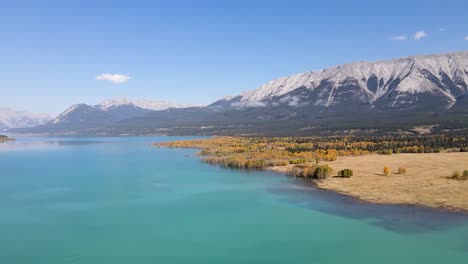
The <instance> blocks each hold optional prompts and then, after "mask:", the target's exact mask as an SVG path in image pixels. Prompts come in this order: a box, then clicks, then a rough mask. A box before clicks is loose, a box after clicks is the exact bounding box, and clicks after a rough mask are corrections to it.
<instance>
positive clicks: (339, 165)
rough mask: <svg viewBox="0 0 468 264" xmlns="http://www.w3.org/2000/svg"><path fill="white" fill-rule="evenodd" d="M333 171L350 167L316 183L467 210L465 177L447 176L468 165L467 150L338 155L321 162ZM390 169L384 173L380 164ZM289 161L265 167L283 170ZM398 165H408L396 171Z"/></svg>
mask: <svg viewBox="0 0 468 264" xmlns="http://www.w3.org/2000/svg"><path fill="white" fill-rule="evenodd" d="M323 163H324V164H328V165H330V166H331V167H332V168H333V169H335V171H337V170H341V169H344V168H350V169H352V170H353V171H354V176H353V177H351V178H349V179H344V178H337V177H330V178H327V179H326V180H323V181H317V182H316V185H317V187H319V188H321V189H326V190H331V191H335V192H338V193H342V194H346V195H350V196H353V197H356V198H359V199H361V200H364V201H368V202H372V203H382V204H412V205H419V206H427V207H433V208H444V209H449V210H454V211H468V181H457V180H453V179H448V178H447V177H448V176H450V175H452V173H453V171H456V170H457V171H463V170H465V169H468V153H430V154H395V155H377V154H373V155H365V156H348V157H339V158H338V160H336V161H330V162H323ZM384 166H388V167H390V169H391V172H392V173H391V174H390V175H389V176H385V175H383V173H382V171H383V167H384ZM290 167H291V165H288V166H282V167H279V166H277V167H268V168H267V169H270V170H273V171H277V172H282V173H286V172H287V171H288V170H289V168H290ZM399 167H405V168H407V173H406V174H398V173H397V170H398V168H399Z"/></svg>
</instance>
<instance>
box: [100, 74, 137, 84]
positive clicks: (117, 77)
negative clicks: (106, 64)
mask: <svg viewBox="0 0 468 264" xmlns="http://www.w3.org/2000/svg"><path fill="white" fill-rule="evenodd" d="M96 80H98V81H109V82H112V83H126V82H128V80H130V76H128V75H125V74H115V73H103V74H101V75H98V76H96Z"/></svg>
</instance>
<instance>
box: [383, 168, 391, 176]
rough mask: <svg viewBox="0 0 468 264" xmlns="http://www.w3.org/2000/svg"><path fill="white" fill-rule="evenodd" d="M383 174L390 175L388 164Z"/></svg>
mask: <svg viewBox="0 0 468 264" xmlns="http://www.w3.org/2000/svg"><path fill="white" fill-rule="evenodd" d="M383 174H384V175H385V176H388V175H389V174H390V168H389V167H387V166H385V167H384V168H383Z"/></svg>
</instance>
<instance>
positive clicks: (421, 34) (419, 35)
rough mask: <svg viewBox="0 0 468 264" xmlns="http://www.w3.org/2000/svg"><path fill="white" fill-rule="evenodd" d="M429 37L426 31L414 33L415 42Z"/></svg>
mask: <svg viewBox="0 0 468 264" xmlns="http://www.w3.org/2000/svg"><path fill="white" fill-rule="evenodd" d="M425 37H427V33H426V32H424V31H418V32H416V33H414V39H415V40H421V39H422V38H425Z"/></svg>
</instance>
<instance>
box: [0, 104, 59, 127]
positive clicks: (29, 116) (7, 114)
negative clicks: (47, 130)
mask: <svg viewBox="0 0 468 264" xmlns="http://www.w3.org/2000/svg"><path fill="white" fill-rule="evenodd" d="M50 120H52V117H50V116H49V115H47V114H35V113H31V112H28V111H16V110H13V109H10V108H0V130H6V129H10V128H28V127H34V126H37V125H41V124H44V123H47V122H49V121H50Z"/></svg>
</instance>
